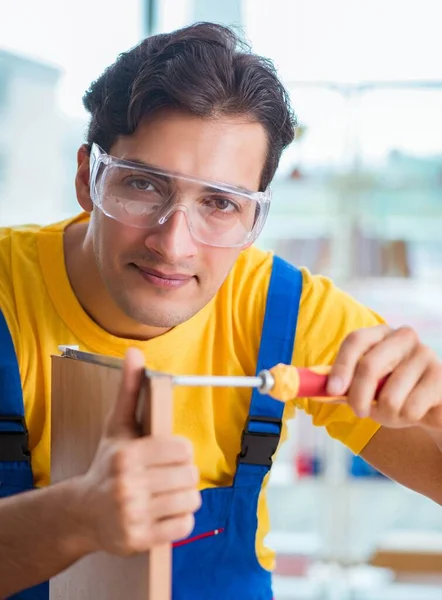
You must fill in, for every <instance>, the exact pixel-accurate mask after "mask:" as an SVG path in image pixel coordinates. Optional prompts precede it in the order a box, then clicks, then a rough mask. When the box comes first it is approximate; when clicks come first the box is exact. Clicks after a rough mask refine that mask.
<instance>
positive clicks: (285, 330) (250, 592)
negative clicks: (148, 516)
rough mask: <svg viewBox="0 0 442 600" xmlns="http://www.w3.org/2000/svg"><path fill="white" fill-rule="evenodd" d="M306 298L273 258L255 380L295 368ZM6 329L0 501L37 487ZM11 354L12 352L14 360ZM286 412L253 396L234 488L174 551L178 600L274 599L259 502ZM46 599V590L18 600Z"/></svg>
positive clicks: (206, 507) (1, 339)
mask: <svg viewBox="0 0 442 600" xmlns="http://www.w3.org/2000/svg"><path fill="white" fill-rule="evenodd" d="M301 292H302V275H301V272H300V271H298V269H296V268H295V267H293V266H291V265H289V264H288V263H286V262H285V261H283V260H282V259H280V258H278V257H275V258H274V262H273V269H272V275H271V279H270V285H269V291H268V296H267V306H266V312H265V317H264V324H263V330H262V336H261V346H260V349H259V355H258V363H257V372H259V371H260V370H262V369H266V368H270V367H272V366H274V365H276V364H277V363H280V362H282V363H287V364H290V363H291V360H292V353H293V346H294V339H295V333H296V325H297V320H298V309H299V301H300V297H301ZM5 325H6V324H5V323H4V321H2V320H1V319H0V348H1V349H2V356H1V358H0V361H1V364H0V369H1V370H0V407H1V413H2V416H1V421H0V426H1V430H0V431H2V437H1V438H0V482H1V484H0V497H1V496H7V495H12V494H14V493H17V492H19V491H21V490H27V489H30V488H32V485H33V484H32V471H31V464H30V460H29V456H28V455H27V435H26V428H25V423H24V418H23V400H22V393H21V384H20V377H19V374H18V369H17V363H16V358H15V353H14V348H13V345H12V341H11V339H10V336H9V332H8V331H7V328H6V326H5ZM5 348H9V350H10V352H9V358H6V357H5ZM283 410H284V404H283V403H282V402H278V401H276V400H274V399H273V398H271V397H270V396H267V395H262V394H260V393H259V392H258V391H257V390H254V391H253V394H252V399H251V404H250V411H249V416H248V418H247V421H246V423H245V426H244V430H243V434H242V440H241V451H240V454H239V455H238V461H237V470H236V474H235V477H234V481H233V485H232V486H229V487H221V488H213V489H206V490H203V491H202V499H203V502H202V506H201V508H200V509H199V511H198V512H197V513H196V515H195V528H194V530H193V532H192V534H191V535H190V536H189V538H187V539H186V540H182V541H179V542H177V543H175V544H174V549H173V600H194V599H196V598H201V599H204V600H212V599H213V600H229V599H232V600H233V599H236V600H237V599H240V600H271V599H272V597H273V596H272V585H271V573H270V572H269V571H267V570H265V569H263V568H262V567H261V565H260V564H259V562H258V559H257V557H256V549H255V539H256V531H257V508H258V497H259V494H260V491H261V486H262V482H263V479H264V477H265V476H266V475H267V473H268V472H269V470H270V468H271V465H272V456H273V454H274V452H275V450H276V448H277V446H278V442H279V438H280V435H281V427H282V415H283ZM5 431H7V432H8V433H5ZM3 440H5V441H6V442H7V443H6V444H4V443H3ZM8 449H9V450H8ZM0 558H1V557H0ZM48 597H49V591H48V584H47V583H44V584H42V585H40V586H37V587H35V588H32V589H31V590H26V591H25V592H21V593H19V594H17V595H15V596H14V597H13V598H14V600H48ZM97 600H105V599H101V598H99V599H97ZM152 600H154V599H152Z"/></svg>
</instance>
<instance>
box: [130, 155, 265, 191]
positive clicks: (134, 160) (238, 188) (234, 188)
mask: <svg viewBox="0 0 442 600" xmlns="http://www.w3.org/2000/svg"><path fill="white" fill-rule="evenodd" d="M120 160H124V161H125V162H130V163H133V164H136V165H140V167H144V168H146V169H152V170H153V171H160V172H161V171H162V172H163V173H165V174H166V175H167V174H168V173H170V175H172V176H173V175H176V176H178V177H183V178H189V179H196V180H198V179H199V177H193V176H191V175H183V174H182V173H177V172H175V171H168V170H167V169H163V168H161V167H156V166H154V165H150V164H149V163H146V162H144V161H142V160H140V159H139V158H132V157H130V156H129V157H127V158H123V159H120ZM158 175H161V173H158ZM203 181H204V180H203ZM210 183H212V184H213V185H206V186H204V187H203V190H204V191H210V190H211V189H212V188H214V187H217V186H222V187H225V188H226V189H228V190H231V191H232V192H242V193H243V194H255V193H256V192H254V191H253V190H249V189H248V188H245V187H242V186H240V185H232V184H231V183H221V182H220V181H213V182H210Z"/></svg>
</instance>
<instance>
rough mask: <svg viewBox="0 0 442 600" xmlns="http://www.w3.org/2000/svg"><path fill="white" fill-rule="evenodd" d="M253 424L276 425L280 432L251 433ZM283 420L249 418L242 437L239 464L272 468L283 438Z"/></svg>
mask: <svg viewBox="0 0 442 600" xmlns="http://www.w3.org/2000/svg"><path fill="white" fill-rule="evenodd" d="M252 423H264V424H270V425H276V426H277V427H278V432H274V431H273V432H272V431H250V425H251V424H252ZM281 430H282V420H281V419H278V418H275V417H252V416H249V417H248V419H247V421H246V424H245V427H244V430H243V432H242V437H241V452H240V453H239V455H238V463H242V464H248V465H262V466H266V467H270V466H271V465H272V459H273V455H274V454H275V452H276V449H277V447H278V444H279V438H280V437H281Z"/></svg>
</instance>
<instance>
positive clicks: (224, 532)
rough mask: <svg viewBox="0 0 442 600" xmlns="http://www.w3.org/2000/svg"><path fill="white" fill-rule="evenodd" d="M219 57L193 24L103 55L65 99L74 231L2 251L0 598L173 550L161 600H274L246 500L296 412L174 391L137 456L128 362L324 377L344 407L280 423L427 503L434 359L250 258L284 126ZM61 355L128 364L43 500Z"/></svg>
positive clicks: (267, 85) (262, 88)
mask: <svg viewBox="0 0 442 600" xmlns="http://www.w3.org/2000/svg"><path fill="white" fill-rule="evenodd" d="M238 44H239V43H238V40H237V39H236V37H235V36H234V34H233V33H232V32H231V31H229V30H228V29H225V28H223V27H221V26H216V25H212V24H199V25H195V26H192V27H189V28H186V29H183V30H180V31H177V32H174V33H172V34H168V35H160V36H156V37H153V38H150V39H147V40H145V41H144V42H142V43H141V44H140V45H139V46H138V47H136V48H134V49H133V50H131V51H129V52H127V53H125V54H122V55H121V56H120V57H119V58H118V60H117V61H116V63H115V64H114V65H112V66H111V67H109V68H108V69H107V70H106V71H105V72H104V74H103V75H102V76H101V77H100V78H99V79H98V80H97V81H95V82H94V83H93V84H92V86H91V88H90V89H89V91H88V92H87V93H86V95H85V97H84V103H85V106H86V108H87V110H88V111H89V112H90V114H91V121H90V126H89V131H88V139H87V142H88V143H87V144H86V145H83V146H82V147H81V148H80V150H79V152H78V172H77V176H76V182H75V185H76V193H77V198H78V202H79V204H80V206H81V208H82V209H83V211H84V212H83V213H81V214H80V215H79V216H78V217H76V218H74V219H71V220H69V221H66V222H64V223H61V224H60V223H59V224H55V225H51V226H48V227H43V228H39V227H30V228H21V229H20V228H17V229H6V230H3V231H2V233H1V236H0V308H1V311H2V315H3V317H2V319H3V327H2V329H1V331H2V337H1V338H0V339H1V343H2V356H3V357H8V358H7V361H9V362H8V363H6V359H5V360H4V364H3V369H2V371H1V374H2V377H3V384H2V386H1V387H0V390H1V391H2V394H1V403H2V406H1V413H2V415H3V420H2V429H3V433H4V432H5V431H10V430H11V429H12V428H14V427H15V428H17V427H18V428H20V424H21V422H20V419H19V417H20V410H21V409H20V406H19V404H20V401H21V390H22V391H23V400H24V408H25V421H26V425H27V427H28V430H29V449H30V452H31V456H32V472H33V480H34V483H35V485H36V486H37V487H38V488H40V489H39V490H37V491H30V492H26V491H25V492H24V493H22V494H19V495H18V496H17V495H15V493H16V492H18V491H24V490H26V489H29V488H30V487H32V477H31V476H30V469H29V463H28V462H27V461H26V460H23V457H18V459H19V458H22V460H19V462H14V461H11V458H10V457H9V458H8V457H7V456H2V457H0V458H1V459H2V460H3V462H2V467H3V470H2V481H3V484H4V485H3V486H0V494H3V495H4V496H8V497H5V498H3V499H2V500H0V556H1V561H0V595H1V596H2V597H5V596H9V595H11V594H15V593H17V592H19V591H20V590H24V589H28V588H32V586H36V585H37V584H40V585H39V586H38V587H34V588H32V589H30V590H28V591H26V592H23V593H21V594H19V595H18V596H17V597H19V598H30V599H35V598H45V597H47V585H46V584H44V583H42V582H45V581H47V580H48V579H49V578H50V577H52V576H53V575H55V574H56V573H58V572H60V571H61V570H63V569H65V568H66V567H68V566H69V565H70V564H72V563H73V562H75V561H76V560H78V559H80V558H81V557H83V556H85V555H87V554H88V553H91V552H95V551H98V550H105V551H108V552H112V553H115V554H121V555H128V554H133V553H137V552H143V551H146V550H147V549H149V548H151V547H152V546H153V545H154V544H156V543H160V542H165V541H167V542H174V545H175V549H174V557H173V568H174V573H173V577H174V579H173V594H174V598H176V599H181V598H183V599H187V598H191V597H193V598H198V597H201V598H214V599H218V598H219V599H221V598H222V599H226V598H237V597H240V595H241V596H242V597H243V598H244V599H247V598H253V599H261V598H262V599H265V600H270V598H271V597H272V593H271V578H270V570H271V568H272V562H273V556H272V553H271V552H270V550H269V549H267V548H266V547H265V546H264V544H263V539H264V536H265V534H266V532H267V530H268V521H267V511H266V504H265V495H264V494H262V493H261V490H262V489H263V487H265V483H266V481H267V477H266V476H267V475H268V471H269V469H270V466H271V459H269V455H268V450H269V447H270V446H271V445H272V444H273V447H272V448H271V453H273V450H274V449H275V447H276V444H277V442H278V440H279V437H280V434H281V427H280V419H281V418H282V421H283V426H282V438H284V436H285V422H286V420H287V419H288V418H290V417H292V416H293V414H294V410H295V402H293V403H287V404H286V405H285V406H284V405H283V404H282V403H279V402H277V401H275V400H272V399H270V398H269V397H267V396H262V397H259V396H253V400H252V401H251V399H250V391H247V390H244V389H229V390H224V389H218V388H204V389H202V388H201V389H192V390H190V389H187V388H177V390H176V396H175V405H174V408H175V411H174V432H175V435H174V436H172V437H170V438H167V439H143V438H140V437H138V435H137V429H136V427H135V425H134V416H133V415H134V406H135V403H136V398H137V391H138V386H139V382H140V373H141V370H142V367H143V365H144V363H147V364H148V365H149V366H150V367H152V368H153V369H157V370H160V371H161V370H163V371H168V372H173V373H176V374H181V373H200V374H209V373H212V374H230V375H241V374H249V375H250V374H253V373H254V372H255V371H256V369H257V368H260V366H262V365H265V366H272V365H273V364H276V363H277V362H290V361H292V362H293V364H295V365H298V366H314V365H318V364H333V372H332V376H331V377H330V380H329V391H330V392H331V393H333V394H335V395H339V394H343V393H347V395H348V405H344V404H341V405H325V404H321V403H318V402H315V401H313V400H306V401H298V402H297V403H296V406H297V407H299V408H301V409H304V410H306V411H308V412H309V413H310V414H311V415H312V416H313V420H314V422H315V423H316V424H317V425H323V426H325V427H327V430H328V432H329V434H330V435H331V436H333V437H335V438H337V439H339V440H340V441H341V442H343V443H344V444H346V445H347V446H348V447H349V448H350V449H351V450H352V451H353V452H355V453H360V454H361V456H362V457H363V458H364V459H366V460H367V461H368V462H370V463H371V464H372V465H374V466H375V467H376V468H377V469H379V470H380V471H382V472H383V473H385V474H386V475H387V476H389V477H391V478H393V479H395V480H397V481H399V482H401V483H402V484H404V485H406V486H408V487H410V488H412V489H414V490H417V491H418V492H420V493H422V494H425V495H427V496H429V497H430V498H432V499H433V500H435V501H436V502H439V503H442V478H441V473H442V453H441V448H442V442H441V440H442V435H441V433H440V430H438V428H440V427H441V426H442V367H441V364H440V362H439V361H438V359H437V358H436V356H435V355H434V353H433V352H432V351H430V350H429V349H428V348H426V347H425V346H424V345H423V344H422V343H421V342H420V341H419V339H418V337H417V335H416V333H415V332H414V331H412V330H411V329H408V328H402V329H399V330H396V331H393V330H391V329H390V328H388V327H387V326H386V325H385V324H383V323H382V321H381V319H380V318H379V317H378V316H377V315H375V314H374V313H372V312H371V311H369V310H368V309H366V308H364V307H363V306H361V305H360V304H358V303H357V302H355V301H354V300H353V299H351V298H350V297H348V296H347V295H345V294H344V293H343V292H341V291H339V290H338V289H336V288H335V287H334V286H333V285H332V283H331V282H330V281H328V280H326V279H324V278H322V277H313V276H312V275H310V274H309V273H308V271H307V270H305V269H303V270H301V271H300V270H298V269H295V268H294V267H291V266H290V265H287V264H286V263H284V262H283V261H281V260H280V259H278V258H276V257H275V258H274V257H273V255H272V254H270V253H266V252H262V251H260V250H258V249H256V248H254V247H253V245H252V244H253V242H254V241H255V239H256V237H257V235H258V234H259V232H260V231H261V229H262V227H263V225H264V222H265V217H266V215H267V211H268V208H269V204H270V195H269V192H268V187H269V184H270V182H271V180H272V177H273V175H274V173H275V169H276V168H277V165H278V160H279V158H280V155H281V152H282V151H283V149H284V148H285V147H286V146H287V145H288V144H289V143H290V142H291V141H292V140H293V135H294V126H295V120H294V117H293V115H292V113H291V110H290V107H289V103H288V98H287V94H286V92H285V90H284V88H283V87H282V85H281V83H280V82H279V80H278V78H277V77H276V75H275V72H274V70H273V68H272V66H271V65H270V64H269V62H268V61H266V60H264V59H262V58H260V57H257V56H255V55H253V54H251V53H250V52H248V51H247V50H245V49H243V48H241V47H238ZM295 332H296V343H295V342H294V339H295ZM59 344H78V345H79V346H80V347H81V349H82V350H86V351H91V352H98V353H104V354H109V355H115V356H124V355H126V362H125V369H124V374H123V378H122V385H121V389H120V390H119V394H118V401H117V403H116V405H115V407H113V409H112V410H111V413H110V415H109V419H108V422H107V424H106V428H105V431H104V434H103V439H102V442H101V444H100V447H99V449H98V451H97V455H96V457H95V460H94V462H93V464H92V466H91V468H90V470H89V472H88V473H87V474H86V475H84V476H82V477H78V478H75V479H74V480H72V481H69V482H66V483H63V484H57V485H54V486H50V487H49V486H48V484H49V472H50V454H49V442H50V429H49V415H50V355H51V354H53V353H54V352H57V347H58V345H59ZM293 348H294V349H293ZM11 349H12V350H11ZM292 354H293V356H292ZM17 362H18V365H19V372H20V378H18V375H17V376H16V380H14V377H15V373H16V371H14V369H15V368H16V363H17ZM17 373H18V371H17ZM385 375H389V378H388V381H387V383H386V384H385V385H384V387H383V389H382V392H381V393H380V395H379V397H378V398H377V402H375V403H373V400H374V396H375V389H376V386H377V382H378V380H379V379H380V378H382V377H384V376H385ZM17 390H19V392H20V393H18V392H17ZM12 400H13V401H12ZM283 413H284V414H283ZM13 417H15V419H14V418H13ZM17 419H18V420H17ZM4 439H5V440H6V437H5V438H4ZM269 439H270V440H271V442H269ZM269 443H270V446H269ZM3 447H6V446H5V444H4V445H3ZM266 452H267V454H266ZM2 489H3V492H2V491H1V490H2Z"/></svg>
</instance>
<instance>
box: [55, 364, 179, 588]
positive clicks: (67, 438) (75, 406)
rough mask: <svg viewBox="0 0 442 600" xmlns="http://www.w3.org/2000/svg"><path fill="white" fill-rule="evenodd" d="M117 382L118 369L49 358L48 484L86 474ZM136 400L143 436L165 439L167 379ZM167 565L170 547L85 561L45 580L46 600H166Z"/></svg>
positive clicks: (145, 388)
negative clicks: (47, 593) (141, 553)
mask: <svg viewBox="0 0 442 600" xmlns="http://www.w3.org/2000/svg"><path fill="white" fill-rule="evenodd" d="M120 378H121V370H120V369H116V368H111V367H109V366H103V365H99V364H93V363H89V362H84V361H81V360H74V359H71V358H66V357H61V356H53V357H52V408H51V410H52V415H51V422H52V434H51V482H52V483H57V482H60V481H63V480H65V479H68V478H70V477H74V476H76V475H81V474H83V473H85V472H86V471H87V470H88V468H89V466H90V464H91V462H92V459H93V457H94V455H95V452H96V449H97V447H98V443H99V441H100V437H101V432H102V427H103V423H104V420H105V417H106V415H107V413H108V410H109V408H110V406H111V405H112V404H113V402H114V401H115V398H116V394H117V390H118V387H119V382H120ZM142 400H143V402H142V407H143V410H142V412H141V413H140V414H142V417H141V418H142V422H143V429H144V432H145V434H146V435H150V434H152V435H164V434H169V433H170V432H171V426H172V381H171V379H170V378H168V377H155V378H153V379H146V380H145V384H144V386H143V392H142ZM109 527H112V524H111V523H109ZM171 560H172V559H171V547H170V544H165V545H161V546H157V547H155V548H154V549H152V550H151V551H150V552H149V553H146V554H143V555H139V556H135V557H124V558H122V557H116V556H111V555H110V554H106V553H104V552H100V553H96V554H93V555H89V556H87V557H85V558H83V559H82V560H80V561H79V562H77V563H76V564H75V565H73V566H72V567H70V568H69V569H67V570H66V571H65V572H63V573H61V574H59V575H58V576H57V577H55V578H54V579H52V580H51V583H50V600H55V599H56V600H122V599H123V598H130V599H131V600H170V598H171Z"/></svg>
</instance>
